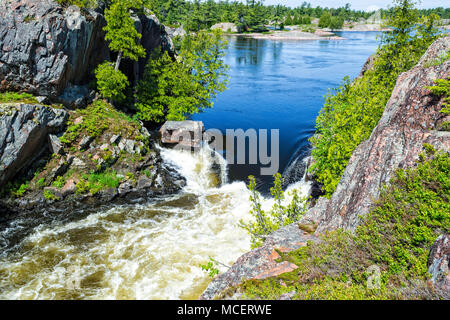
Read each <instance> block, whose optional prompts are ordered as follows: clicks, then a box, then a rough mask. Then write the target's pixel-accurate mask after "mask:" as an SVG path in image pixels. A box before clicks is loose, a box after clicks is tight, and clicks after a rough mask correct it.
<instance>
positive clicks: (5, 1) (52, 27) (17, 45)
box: [0, 0, 173, 106]
mask: <svg viewBox="0 0 450 320" xmlns="http://www.w3.org/2000/svg"><path fill="white" fill-rule="evenodd" d="M102 12H103V10H102V8H101V6H100V7H99V8H98V9H97V10H96V11H94V10H85V9H83V10H81V9H80V8H78V7H76V6H70V7H68V8H63V7H61V6H60V5H58V4H57V3H56V2H54V1H51V0H2V1H1V2H0V91H21V92H28V93H32V94H34V95H37V96H46V97H49V98H50V99H51V100H52V101H58V102H62V103H64V104H65V105H67V106H80V105H86V102H87V100H89V99H90V98H92V93H91V92H90V90H89V88H88V87H87V86H86V85H87V84H88V83H89V81H90V80H92V78H93V70H94V69H95V67H96V66H97V65H98V64H99V63H100V62H102V61H104V60H111V59H114V58H115V57H114V54H113V53H111V52H110V51H109V48H108V44H107V43H106V41H105V40H104V31H103V27H104V26H105V24H106V21H105V19H104V17H103V14H102ZM134 20H135V25H136V28H137V29H138V31H139V32H140V33H141V34H142V38H141V44H142V45H143V47H144V48H145V49H146V51H147V54H149V53H150V51H151V50H152V49H154V48H156V47H159V46H161V47H162V48H163V49H165V50H168V51H171V52H172V51H173V44H172V41H171V39H170V37H169V36H168V34H167V33H166V31H165V28H164V26H163V25H161V24H160V23H159V21H158V19H157V18H156V17H155V16H152V15H140V16H135V17H134ZM147 60H148V56H147V58H144V59H141V60H140V61H138V62H125V61H124V65H123V66H122V68H123V71H124V72H125V73H126V74H127V76H128V77H129V79H130V81H131V82H132V83H133V82H134V81H135V80H137V79H138V78H140V77H141V76H142V74H143V70H144V67H145V64H146V62H147Z"/></svg>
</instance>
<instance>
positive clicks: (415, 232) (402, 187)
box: [242, 145, 450, 299]
mask: <svg viewBox="0 0 450 320" xmlns="http://www.w3.org/2000/svg"><path fill="white" fill-rule="evenodd" d="M425 149H426V153H422V154H421V156H420V160H419V161H418V165H417V167H416V168H409V169H403V170H398V171H397V172H396V174H395V176H394V177H393V179H392V180H391V182H390V184H389V186H387V187H384V188H383V189H382V192H381V196H380V199H379V201H377V202H376V205H375V208H374V209H373V210H372V211H371V212H370V213H369V214H368V215H367V216H365V217H362V220H361V223H360V225H359V227H357V229H356V231H355V233H350V232H346V231H342V230H337V231H333V232H329V233H328V234H325V235H323V236H322V237H321V238H320V241H319V242H317V243H308V244H307V246H305V247H302V248H300V249H298V250H296V251H293V252H291V253H288V254H284V253H280V255H281V256H282V258H281V259H282V260H285V261H290V262H292V263H294V264H295V265H297V266H298V269H296V270H295V271H292V272H290V273H286V274H283V275H280V276H278V277H276V278H271V279H267V280H263V281H260V280H258V281H248V282H245V283H244V285H243V286H242V287H243V289H244V291H245V292H246V294H247V295H248V296H249V297H258V298H263V299H264V298H265V299H276V298H278V297H279V295H280V294H282V293H286V292H291V291H295V296H294V298H297V299H424V298H440V296H439V295H438V294H437V293H435V292H433V290H432V289H430V287H429V286H428V285H427V281H428V280H429V275H428V273H427V261H428V256H429V252H430V249H431V246H432V245H433V243H434V241H435V240H436V238H437V237H438V236H439V235H440V234H442V233H448V232H449V231H450V202H449V200H450V155H449V153H447V152H436V151H434V148H433V147H432V146H430V145H427V146H425ZM372 266H377V267H378V268H379V270H380V278H379V279H380V283H379V288H376V287H375V288H374V287H372V288H370V287H369V286H368V280H369V275H370V274H371V273H370V272H369V270H370V267H372Z"/></svg>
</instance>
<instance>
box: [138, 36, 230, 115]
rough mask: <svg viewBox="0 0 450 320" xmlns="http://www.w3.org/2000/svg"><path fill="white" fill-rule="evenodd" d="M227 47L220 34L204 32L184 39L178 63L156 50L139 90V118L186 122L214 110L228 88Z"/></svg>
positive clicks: (165, 53)
mask: <svg viewBox="0 0 450 320" xmlns="http://www.w3.org/2000/svg"><path fill="white" fill-rule="evenodd" d="M224 46H225V43H224V42H223V40H222V38H221V34H220V32H213V33H209V32H203V31H201V32H198V33H197V34H196V35H188V36H186V37H185V38H184V39H183V43H182V45H181V49H180V58H179V61H177V60H173V59H172V57H170V56H169V54H168V53H167V52H161V51H160V52H157V51H156V50H155V51H154V52H153V53H152V57H151V58H150V60H149V62H148V64H147V66H146V69H145V74H144V78H143V79H142V80H141V81H140V82H139V84H138V86H137V90H136V95H135V98H136V103H135V107H136V109H137V111H138V116H139V118H140V119H142V120H145V121H154V122H163V121H164V120H166V119H167V120H184V119H185V118H186V116H187V115H190V114H193V113H198V112H200V111H201V110H203V109H205V108H211V107H212V105H213V103H212V99H213V98H214V97H215V96H216V95H217V94H218V93H219V92H223V91H224V90H225V89H226V83H227V79H226V78H225V77H224V76H226V70H227V66H226V65H225V64H224V62H223V59H222V58H223V56H224V53H223V49H224Z"/></svg>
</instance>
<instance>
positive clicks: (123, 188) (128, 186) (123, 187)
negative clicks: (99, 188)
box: [117, 181, 133, 196]
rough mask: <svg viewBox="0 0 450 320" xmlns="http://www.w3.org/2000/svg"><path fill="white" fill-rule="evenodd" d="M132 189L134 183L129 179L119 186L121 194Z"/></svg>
mask: <svg viewBox="0 0 450 320" xmlns="http://www.w3.org/2000/svg"><path fill="white" fill-rule="evenodd" d="M131 189H133V185H132V184H131V183H130V182H129V181H126V182H124V183H122V184H121V185H120V186H119V188H118V190H117V192H118V193H119V195H120V196H123V195H125V194H127V193H129V192H130V191H131Z"/></svg>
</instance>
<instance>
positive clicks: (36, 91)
mask: <svg viewBox="0 0 450 320" xmlns="http://www.w3.org/2000/svg"><path fill="white" fill-rule="evenodd" d="M103 10H104V6H103V5H101V2H100V5H99V7H98V8H97V9H96V10H87V9H80V8H78V7H77V6H69V7H62V6H60V5H59V4H58V3H56V2H55V1H51V0H45V1H38V0H23V1H2V2H1V3H0V80H1V82H0V98H1V99H0V186H1V194H0V212H3V213H9V214H10V215H12V216H14V214H19V213H23V212H26V211H29V212H33V213H35V214H39V213H41V212H64V213H70V212H71V211H74V210H78V209H82V210H88V209H90V208H96V207H99V206H102V205H112V204H117V203H140V202H146V201H148V200H149V199H152V198H155V197H158V196H162V195H167V194H173V193H176V192H178V191H180V190H181V189H182V188H183V186H184V185H185V180H184V178H183V177H181V176H180V175H179V174H178V173H177V172H176V171H175V170H174V169H172V168H171V167H170V166H168V165H167V164H165V163H164V161H163V160H162V158H161V155H160V153H159V149H158V141H159V136H158V133H157V132H156V131H155V132H149V131H148V130H147V129H146V128H145V126H144V125H143V123H141V122H139V121H137V120H135V119H132V118H131V117H130V116H128V115H127V114H126V113H125V112H122V111H120V110H117V109H116V107H114V106H113V105H111V104H109V103H108V102H107V101H103V100H101V99H100V98H99V97H98V96H96V93H95V91H93V90H92V89H91V86H90V82H91V81H92V80H93V73H92V70H93V69H95V67H96V66H97V65H98V64H99V63H100V62H102V61H105V60H110V61H111V60H114V59H115V56H114V53H112V52H110V50H109V48H108V45H107V42H105V41H104V31H103V27H104V26H105V24H106V21H105V18H104V16H103ZM133 19H134V20H135V26H136V28H137V29H138V30H139V33H140V34H142V38H141V40H140V41H141V44H142V46H143V47H144V48H145V49H146V52H147V56H146V57H144V58H142V59H140V60H139V61H136V62H133V63H132V62H128V61H124V63H123V64H122V66H121V68H122V69H123V72H124V73H126V74H127V76H128V79H130V81H131V82H135V81H138V80H139V79H140V77H142V74H143V70H144V67H145V65H146V62H147V60H148V58H149V54H150V53H151V51H152V50H153V49H154V48H158V47H161V48H162V49H163V50H166V51H168V52H169V53H170V54H174V46H173V43H172V40H171V37H170V35H169V34H168V33H167V32H166V29H165V27H164V25H162V24H160V23H159V21H158V19H157V18H156V17H155V16H154V15H151V14H148V15H139V16H137V15H136V16H133ZM131 63H132V65H130V64H131ZM3 217H5V215H3Z"/></svg>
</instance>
